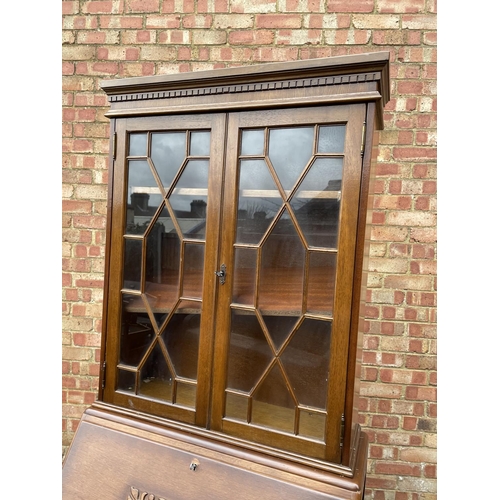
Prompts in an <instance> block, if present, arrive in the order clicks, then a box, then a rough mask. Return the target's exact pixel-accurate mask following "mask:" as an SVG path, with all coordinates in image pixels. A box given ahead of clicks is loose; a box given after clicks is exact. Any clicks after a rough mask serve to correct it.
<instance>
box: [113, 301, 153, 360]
mask: <svg viewBox="0 0 500 500" xmlns="http://www.w3.org/2000/svg"><path fill="white" fill-rule="evenodd" d="M154 338H155V333H154V329H153V325H152V324H151V319H150V317H149V316H148V314H147V313H146V311H145V308H144V303H143V301H142V298H141V296H140V295H132V294H129V293H124V294H123V295H122V321H121V331H120V363H123V364H125V365H130V366H138V365H139V363H140V362H141V360H142V358H143V356H144V354H145V353H146V351H147V350H148V348H149V346H150V344H151V342H152V341H153V339H154Z"/></svg>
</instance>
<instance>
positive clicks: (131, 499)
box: [127, 486, 165, 500]
mask: <svg viewBox="0 0 500 500" xmlns="http://www.w3.org/2000/svg"><path fill="white" fill-rule="evenodd" d="M127 500H165V498H162V497H156V496H154V495H152V494H150V493H146V492H143V493H141V492H140V491H139V490H138V489H137V488H134V487H133V486H131V487H130V493H129V494H128V497H127Z"/></svg>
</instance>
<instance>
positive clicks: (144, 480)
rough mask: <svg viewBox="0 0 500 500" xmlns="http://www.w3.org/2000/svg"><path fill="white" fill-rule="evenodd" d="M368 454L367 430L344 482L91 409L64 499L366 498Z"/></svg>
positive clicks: (72, 452) (71, 460) (76, 443)
mask: <svg viewBox="0 0 500 500" xmlns="http://www.w3.org/2000/svg"><path fill="white" fill-rule="evenodd" d="M367 448H368V442H367V437H366V435H365V434H364V433H363V432H361V433H360V438H359V443H358V446H357V447H356V457H355V460H354V468H353V470H352V471H350V472H351V474H347V475H345V476H344V475H342V474H337V473H328V472H325V471H321V470H317V469H315V468H313V467H306V466H301V465H297V464H293V463H290V462H289V461H286V460H282V459H276V458H272V457H268V458H264V459H262V457H261V459H260V460H257V461H256V460H254V459H253V458H254V457H253V455H255V453H251V452H246V451H241V452H239V453H238V452H235V450H234V447H233V446H230V445H226V444H224V443H222V444H221V443H217V442H216V441H214V440H211V439H209V438H206V437H203V436H193V435H192V434H190V433H188V432H183V431H182V430H178V429H168V430H166V429H165V427H157V426H155V425H151V424H148V423H147V424H145V423H143V422H140V421H138V420H136V419H134V418H129V417H126V416H122V415H116V414H113V413H112V412H107V411H103V410H101V409H99V408H94V407H91V408H89V409H88V410H87V411H86V412H85V413H84V415H83V417H82V419H81V421H80V425H79V427H78V430H77V432H76V435H75V438H74V440H73V442H72V444H71V447H70V449H69V451H68V454H67V455H66V458H65V461H64V465H63V475H62V478H63V495H62V498H63V499H64V500H77V499H78V500H86V499H94V498H99V499H100V500H108V499H109V500H187V499H190V500H192V499H196V498H200V499H203V500H211V499H214V500H215V499H217V500H234V498H238V499H241V500H264V499H265V500H278V499H280V500H281V499H285V498H286V499H287V500H303V499H304V498H307V499H308V500H316V499H318V500H319V499H323V500H325V499H332V500H336V499H337V500H341V499H351V500H361V499H362V498H363V492H364V483H365V478H366V461H367ZM298 469H303V471H302V472H303V473H302V474H300V473H297V470H298ZM346 472H347V471H346ZM349 475H352V477H348V476H349Z"/></svg>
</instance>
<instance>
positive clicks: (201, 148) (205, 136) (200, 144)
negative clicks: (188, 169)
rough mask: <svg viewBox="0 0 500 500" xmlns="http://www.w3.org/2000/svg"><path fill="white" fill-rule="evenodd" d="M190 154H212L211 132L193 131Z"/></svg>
mask: <svg viewBox="0 0 500 500" xmlns="http://www.w3.org/2000/svg"><path fill="white" fill-rule="evenodd" d="M189 149H190V151H189V154H190V155H191V156H209V155H210V132H191V144H190V148H189Z"/></svg>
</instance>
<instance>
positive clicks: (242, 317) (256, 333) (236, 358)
mask: <svg viewBox="0 0 500 500" xmlns="http://www.w3.org/2000/svg"><path fill="white" fill-rule="evenodd" d="M273 357H274V356H273V354H272V351H271V348H270V347H269V344H268V343H267V340H266V338H265V336H264V333H263V331H262V328H261V326H260V323H259V322H258V320H257V318H256V317H255V316H254V315H253V314H250V313H248V314H244V312H243V311H236V310H234V311H233V312H232V316H231V337H230V346H229V357H228V359H229V362H228V378H227V387H228V388H230V389H236V390H240V391H244V392H250V391H251V390H252V388H253V387H254V386H255V385H256V384H257V382H258V380H259V378H260V377H261V375H262V374H263V373H264V371H265V369H266V367H267V366H269V363H270V362H271V360H272V358H273Z"/></svg>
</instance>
